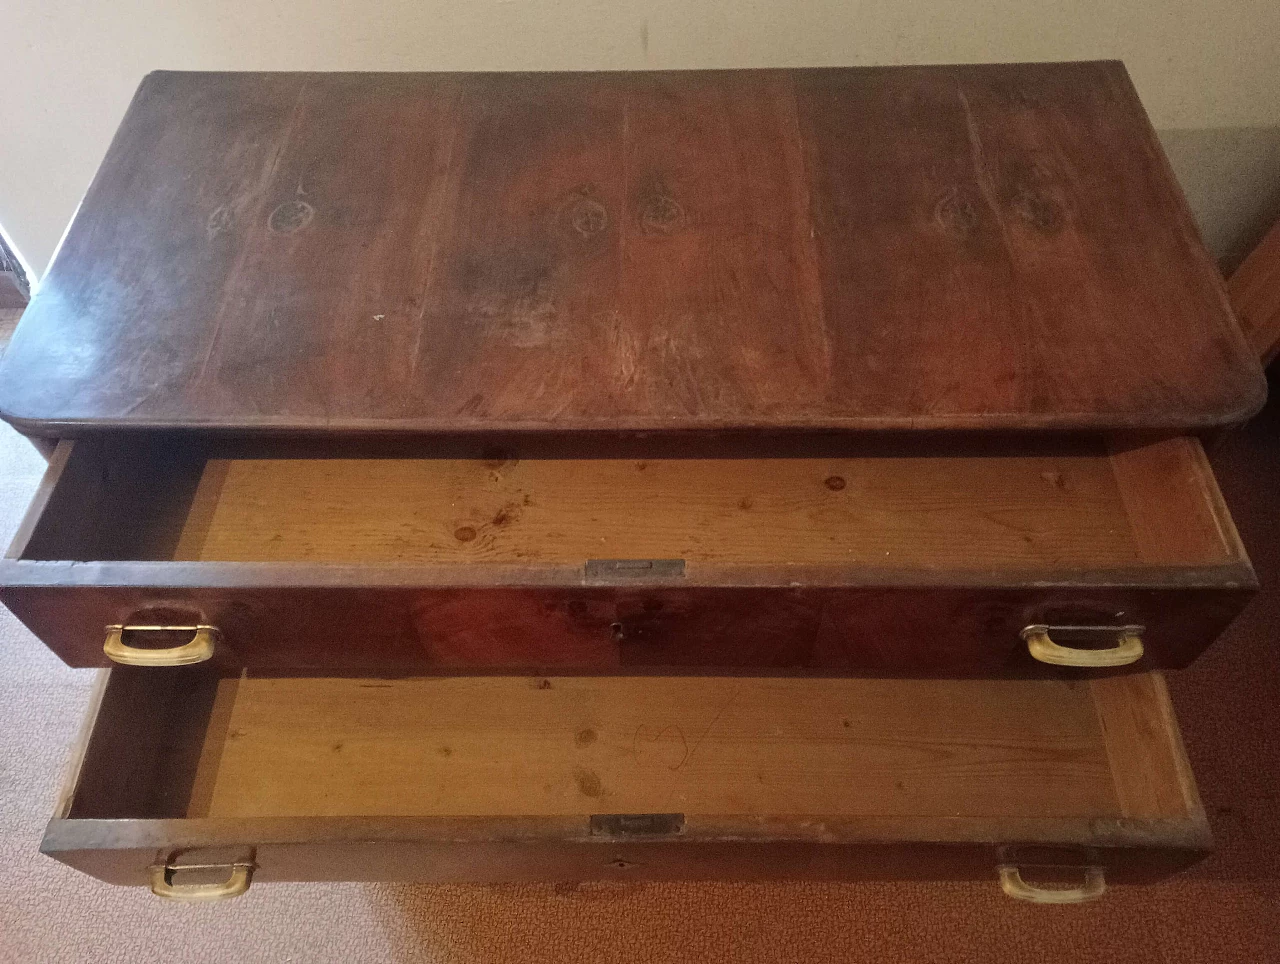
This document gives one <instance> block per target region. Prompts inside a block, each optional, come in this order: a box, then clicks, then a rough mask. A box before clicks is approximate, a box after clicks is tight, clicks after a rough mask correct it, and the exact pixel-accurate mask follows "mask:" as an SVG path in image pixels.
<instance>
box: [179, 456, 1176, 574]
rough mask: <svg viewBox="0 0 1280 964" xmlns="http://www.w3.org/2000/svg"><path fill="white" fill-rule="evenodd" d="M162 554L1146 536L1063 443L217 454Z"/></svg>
mask: <svg viewBox="0 0 1280 964" xmlns="http://www.w3.org/2000/svg"><path fill="white" fill-rule="evenodd" d="M1182 481H1183V480H1181V479H1174V480H1168V484H1178V483H1180V482H1182ZM174 557H175V558H177V559H192V560H243V561H333V562H366V561H370V562H371V561H387V562H418V563H458V562H502V563H519V562H530V563H548V564H550V563H562V564H563V563H567V564H581V563H582V562H583V561H585V560H587V559H593V558H603V559H609V558H678V559H685V560H686V561H689V562H693V563H698V562H707V563H711V562H719V563H793V564H841V563H843V564H869V565H882V566H890V567H892V566H918V565H924V566H933V567H938V568H947V567H950V568H961V569H963V568H986V567H990V566H1003V565H1008V566H1018V565H1027V566H1034V565H1042V566H1058V565H1061V566H1097V567H1101V566H1109V565H1114V566H1123V565H1128V564H1132V563H1135V562H1137V561H1138V560H1139V559H1140V557H1141V553H1140V548H1139V547H1138V546H1137V544H1136V542H1135V538H1134V534H1133V532H1132V529H1131V526H1130V524H1129V521H1128V518H1127V515H1126V508H1125V499H1124V496H1123V494H1122V492H1121V491H1120V488H1119V485H1118V483H1117V479H1116V477H1115V475H1114V473H1113V471H1112V466H1111V463H1110V460H1109V459H1108V458H1107V456H1106V455H1105V454H1098V455H1096V456H1093V455H1081V454H1073V455H1062V456H1026V457H948V458H928V457H887V458H856V459H850V458H845V459H835V458H773V459H653V460H647V461H636V460H625V459H592V460H554V459H543V460H526V461H506V462H500V463H493V462H484V461H478V460H453V459H435V460H433V459H293V460H289V459H229V460H211V461H210V462H208V463H207V465H206V467H205V471H204V474H203V477H202V479H201V482H200V485H199V487H198V490H197V492H196V495H195V498H194V500H193V504H192V506H191V509H190V511H189V512H188V513H187V515H186V517H185V520H184V522H183V528H182V531H181V533H180V536H179V538H178V539H177V548H176V551H175V553H174Z"/></svg>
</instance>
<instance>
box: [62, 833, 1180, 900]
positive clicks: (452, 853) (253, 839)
mask: <svg viewBox="0 0 1280 964" xmlns="http://www.w3.org/2000/svg"><path fill="white" fill-rule="evenodd" d="M113 823H117V824H118V823H119V822H118V821H114V822H113ZM276 824H277V825H276V826H275V827H272V826H270V825H269V822H268V825H262V826H255V825H254V822H252V821H241V822H238V823H235V824H228V823H227V822H225V821H130V826H129V827H128V828H127V829H124V830H123V831H122V829H121V828H120V827H118V826H115V827H113V826H109V825H108V822H107V821H94V820H60V821H55V822H54V824H53V825H51V826H50V828H49V831H48V833H47V834H46V836H45V839H44V843H43V846H42V849H43V851H44V852H45V853H46V854H48V855H49V856H51V857H54V858H55V859H57V860H59V861H61V862H62V863H65V864H67V865H69V866H71V867H74V868H75V869H77V870H79V871H81V872H82V873H85V874H88V875H90V876H92V877H96V878H98V879H99V880H103V881H106V882H108V883H112V884H122V885H126V886H147V885H148V883H149V879H150V870H151V868H152V867H154V866H156V865H157V864H161V865H163V864H166V863H167V864H169V865H170V866H176V867H181V866H183V865H187V866H191V865H199V866H207V867H210V868H211V871H210V872H211V873H212V874H214V875H216V874H218V873H220V871H219V870H218V869H217V868H219V867H221V866H224V865H225V866H230V865H231V864H233V863H237V862H242V861H243V862H246V863H249V864H251V865H252V867H253V882H254V883H255V884H258V883H270V882H273V881H308V882H320V881H398V882H411V883H444V884H448V883H575V882H594V881H615V882H628V881H649V880H726V879H728V880H778V879H800V880H849V881H856V880H989V881H991V882H992V886H993V887H994V886H995V883H996V878H997V870H996V868H997V867H999V866H1001V865H1002V864H1005V863H1010V862H1012V863H1015V864H1018V865H1020V866H1023V867H1026V868H1031V869H1033V870H1039V869H1040V868H1043V872H1044V873H1046V875H1047V874H1049V873H1052V874H1053V875H1054V876H1057V875H1058V874H1059V873H1061V875H1062V876H1063V877H1064V878H1067V879H1071V878H1074V877H1075V876H1077V875H1078V873H1079V871H1078V870H1073V869H1071V868H1083V867H1100V868H1103V869H1104V870H1105V872H1106V879H1107V882H1108V883H1149V882H1153V881H1156V880H1160V879H1161V878H1163V877H1166V876H1168V875H1170V874H1173V873H1177V872H1178V871H1179V870H1182V869H1184V868H1186V867H1187V866H1189V865H1191V864H1193V863H1195V862H1196V861H1198V860H1199V859H1201V858H1203V857H1204V855H1205V852H1206V851H1205V850H1204V849H1203V847H1196V846H1194V845H1188V844H1179V843H1177V842H1175V841H1172V840H1170V841H1166V842H1165V843H1164V844H1163V845H1159V844H1157V845H1148V846H1142V845H1138V844H1135V845H1133V846H1103V847H1100V846H1081V847H1071V846H1065V845H1061V844H1058V845H1051V846H1044V845H1042V844H1039V843H1036V842H1034V838H1033V840H1032V842H1026V843H1021V844H1018V843H1014V844H999V845H996V844H984V843H980V842H973V843H950V844H940V843H930V842H928V841H914V842H898V843H892V842H889V843H861V844H839V843H816V842H810V841H779V840H735V841H727V840H721V841H715V840H705V839H703V840H699V839H693V838H688V839H681V840H666V841H647V842H646V841H626V840H572V839H563V840H524V841H516V840H505V841H466V840H444V839H441V838H443V837H444V836H445V835H446V834H447V832H448V828H446V827H437V828H432V827H430V826H429V825H422V826H418V827H413V826H408V825H402V826H400V827H395V826H394V825H392V824H389V823H388V822H386V821H383V822H379V821H361V822H352V821H340V820H332V821H314V822H313V823H312V824H311V825H310V826H307V825H305V824H303V825H302V826H300V827H295V828H294V829H293V831H292V832H289V831H287V830H285V831H283V832H282V828H281V827H280V826H279V825H278V824H279V822H278V821H277V822H276ZM494 829H495V830H496V829H497V828H494ZM1010 829H1011V828H1007V827H1006V828H1001V830H1000V831H999V832H1001V833H1005V834H1007V833H1009V832H1010ZM291 837H292V838H304V839H288V838H291ZM282 838H283V839H282ZM433 838H434V839H433ZM144 840H145V841H147V842H146V843H143V842H142V841H144Z"/></svg>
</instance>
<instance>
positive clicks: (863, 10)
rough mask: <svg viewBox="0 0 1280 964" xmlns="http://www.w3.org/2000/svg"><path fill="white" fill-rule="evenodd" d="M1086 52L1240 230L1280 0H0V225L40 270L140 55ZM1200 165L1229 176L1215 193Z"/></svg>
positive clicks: (1197, 201)
mask: <svg viewBox="0 0 1280 964" xmlns="http://www.w3.org/2000/svg"><path fill="white" fill-rule="evenodd" d="M1095 58H1119V59H1122V60H1124V61H1125V62H1126V63H1127V64H1128V66H1129V70H1130V72H1131V74H1132V75H1133V78H1134V81H1135V83H1136V84H1137V87H1138V91H1139V93H1140V94H1141V95H1142V98H1143V100H1144V102H1145V103H1146V105H1147V108H1148V110H1149V111H1150V113H1151V116H1152V119H1153V121H1154V122H1155V124H1156V126H1157V127H1158V128H1161V129H1162V136H1164V137H1165V143H1166V145H1167V146H1168V147H1169V149H1170V154H1171V157H1172V158H1173V160H1174V164H1175V167H1177V168H1179V172H1180V176H1182V177H1183V179H1184V182H1186V181H1188V180H1191V181H1194V180H1195V179H1196V178H1197V177H1200V178H1201V180H1202V181H1204V182H1205V183H1204V184H1202V185H1201V186H1200V189H1199V194H1200V195H1202V196H1199V197H1198V198H1197V197H1193V199H1192V200H1193V205H1194V206H1195V207H1197V213H1198V215H1199V216H1200V218H1201V222H1202V226H1203V227H1204V229H1205V232H1206V236H1207V237H1209V238H1210V241H1211V244H1212V245H1214V246H1215V247H1217V248H1218V253H1219V254H1221V255H1224V256H1228V257H1229V256H1230V255H1231V254H1232V252H1231V251H1228V250H1225V249H1226V248H1229V247H1231V246H1232V245H1233V244H1234V245H1237V246H1238V245H1239V244H1242V243H1243V241H1241V240H1240V239H1239V237H1237V236H1242V235H1244V234H1248V233H1249V232H1250V231H1253V230H1254V229H1255V228H1256V225H1255V226H1254V227H1247V226H1246V225H1244V224H1243V222H1244V221H1247V220H1249V219H1251V218H1252V219H1253V220H1254V221H1257V220H1258V219H1259V218H1262V217H1264V216H1265V215H1266V214H1267V212H1266V211H1265V210H1263V209H1265V208H1267V207H1268V205H1271V204H1273V203H1274V204H1276V205H1277V206H1280V0H1074V2H1073V0H1058V2H1050V0H617V2H607V0H585V2H572V0H416V2H415V0H364V2H359V3H342V2H339V0H312V2H307V0H173V2H169V3H165V2H162V0H0V224H3V225H4V226H5V227H6V228H7V229H8V232H9V233H10V235H11V236H12V238H13V240H14V241H15V242H16V243H17V245H18V247H19V248H20V249H21V251H22V252H23V253H24V254H25V255H26V257H27V259H28V260H29V261H30V263H31V264H32V266H33V267H35V268H36V270H37V272H40V271H43V268H44V265H45V264H46V262H47V261H48V259H49V257H50V255H51V253H52V252H53V249H54V246H55V245H56V243H57V240H58V238H59V237H60V235H61V233H62V230H63V228H64V226H65V224H66V222H67V220H68V219H69V218H70V216H71V214H72V213H73V211H74V210H75V206H76V203H77V202H78V200H79V198H80V196H81V194H82V193H83V191H84V189H85V187H86V186H87V185H88V182H89V179H90V177H91V176H92V174H93V172H94V170H95V168H96V167H97V164H98V162H99V160H100V159H101V157H102V154H103V152H104V151H105V150H106V146H107V142H108V140H109V138H110V136H111V133H112V131H113V130H114V129H115V126H116V124H117V123H118V121H119V119H120V116H121V114H122V113H123V111H124V108H125V106H126V105H127V103H128V101H129V97H130V95H131V94H132V93H133V89H134V87H135V86H136V85H137V83H138V81H139V80H140V79H141V77H142V76H143V74H145V73H146V72H147V71H149V70H154V69H157V68H171V69H224V70H225V69H256V70H267V69H270V70H286V69H288V70H446V69H553V68H564V69H572V68H636V69H638V68H656V67H720V66H787V65H826V64H880V63H947V62H965V61H1009V60H1055V59H1062V60H1069V59H1095ZM1181 131H1186V132H1192V133H1191V134H1189V135H1188V136H1180V135H1179V132H1181ZM1218 131H1221V132H1224V135H1225V134H1227V133H1230V132H1234V133H1230V138H1234V140H1230V138H1228V140H1230V143H1233V144H1234V145H1235V147H1234V148H1229V147H1228V146H1227V141H1224V140H1222V139H1221V138H1218V137H1217V136H1216V134H1215V132H1218ZM1242 131H1243V133H1242ZM1206 132H1208V133H1207V134H1206ZM1241 145H1244V146H1243V147H1242V146H1241ZM1224 151H1234V152H1235V153H1234V154H1232V153H1228V154H1226V155H1224V153H1223V152H1224ZM1180 152H1181V154H1182V156H1181V157H1180V156H1179V153H1180ZM1241 152H1243V153H1241ZM1237 158H1238V159H1239V160H1240V161H1241V162H1242V163H1243V164H1244V166H1245V167H1246V168H1247V169H1248V170H1247V171H1246V172H1245V173H1244V174H1242V175H1240V177H1236V176H1235V174H1234V172H1235V171H1236V170H1237V167H1236V159H1237ZM1209 170H1212V171H1214V172H1219V173H1220V172H1223V171H1225V172H1226V175H1227V176H1228V177H1229V178H1231V180H1232V185H1231V186H1230V188H1229V190H1226V193H1225V195H1222V196H1220V194H1221V192H1220V191H1219V190H1218V188H1217V186H1216V184H1217V181H1218V180H1221V178H1220V177H1219V178H1216V179H1206V178H1205V177H1204V176H1203V175H1204V174H1205V172H1206V171H1209ZM1184 171H1185V172H1186V173H1184ZM1241 177H1242V178H1243V181H1242V180H1241V179H1240V178H1241ZM1242 185H1245V186H1244V187H1242ZM1272 187H1274V188H1275V190H1274V191H1271V189H1272ZM1268 191H1271V193H1270V194H1268V195H1267V197H1264V198H1262V199H1260V200H1257V199H1254V198H1253V194H1256V193H1258V192H1261V193H1263V194H1266V193H1267V192H1268ZM1192 193H1193V194H1194V193H1195V192H1192ZM1224 218H1225V219H1226V221H1231V222H1232V223H1225V221H1223V219H1224Z"/></svg>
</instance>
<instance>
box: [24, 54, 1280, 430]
mask: <svg viewBox="0 0 1280 964" xmlns="http://www.w3.org/2000/svg"><path fill="white" fill-rule="evenodd" d="M84 346H93V350H92V352H91V353H86V352H85V349H84ZM0 365H2V367H0V410H2V411H3V413H4V415H5V417H6V418H8V419H9V420H11V421H12V422H14V424H16V425H18V426H19V427H20V428H22V429H23V430H24V431H27V432H29V433H33V434H45V435H63V436H67V435H75V434H82V433H87V432H93V431H100V430H101V431H105V430H114V429H120V428H146V427H151V428H157V427H176V428H187V429H198V430H201V431H206V432H216V431H244V430H278V431H291V432H298V431H305V432H322V433H329V434H333V433H347V434H350V433H442V432H467V431H499V430H516V431H530V430H590V429H597V430H598V429H607V430H641V429H643V430H650V431H661V432H674V431H681V430H684V431H695V432H696V431H707V430H722V429H741V430H760V429H766V428H774V429H796V428H807V429H815V428H828V429H837V430H850V429H887V428H893V429H907V430H919V429H953V428H971V429H978V428H986V429H1037V430H1038V429H1045V428H1061V429H1086V428H1091V429H1117V428H1150V427H1153V426H1162V427H1172V428H1181V429H1185V428H1190V427H1203V426H1208V425H1213V424H1219V423H1223V422H1229V421H1233V420H1239V419H1241V418H1243V417H1245V416H1247V415H1248V414H1250V413H1251V412H1252V411H1254V410H1256V408H1257V407H1259V406H1260V404H1261V402H1262V399H1263V396H1264V383H1263V380H1262V377H1261V372H1260V369H1259V366H1258V363H1257V359H1256V358H1255V357H1254V355H1253V353H1252V351H1251V350H1250V348H1249V346H1248V344H1247V343H1246V341H1245V339H1244V337H1243V336H1242V335H1241V333H1240V331H1239V330H1238V328H1237V327H1236V325H1235V322H1234V321H1233V320H1232V317H1231V315H1230V312H1229V310H1228V308H1227V305H1226V299H1225V293H1224V290H1223V286H1222V283H1221V279H1219V278H1218V277H1217V276H1216V273H1215V269H1214V267H1213V265H1212V262H1211V260H1210V259H1209V257H1208V255H1207V254H1206V253H1205V251H1204V250H1203V247H1202V246H1201V244H1200V241H1199V239H1198V237H1197V235H1196V233H1195V229H1194V227H1193V225H1192V222H1191V219H1190V215H1189V213H1188V211H1187V208H1186V204H1185V201H1184V200H1183V198H1182V196H1181V194H1180V192H1179V190H1178V187H1177V184H1176V181H1175V180H1174V178H1173V176H1172V174H1171V172H1170V170H1169V167H1168V164H1167V162H1166V161H1165V158H1164V156H1163V154H1162V153H1161V152H1160V148H1159V146H1158V144H1157V142H1156V140H1155V137H1154V135H1153V133H1152V131H1151V129H1150V126H1149V124H1148V122H1147V119H1146V117H1145V115H1144V114H1143V111H1142V108H1141V106H1140V104H1139V102H1138V100H1137V97H1136V94H1135V93H1134V91H1133V88H1132V86H1131V85H1130V83H1129V81H1128V78H1127V76H1126V74H1125V72H1124V69H1123V67H1122V66H1121V65H1119V64H1116V63H1084V64H1039V65H1004V66H986V67H978V66H975V67H910V68H868V69H839V70H802V71H723V72H686V73H661V72H657V73H643V74H549V75H528V74H525V75H512V74H503V75H465V74H179V73H157V74H153V75H151V76H149V77H148V78H147V79H146V80H145V81H144V83H143V85H142V87H141V88H140V90H139V92H138V94H137V97H136V98H135V100H134V103H133V105H132V107H131V108H130V111H129V113H128V115H127V116H126V118H125V121H124V123H123V125H122V127H121V129H120V132H119V133H118V135H117V137H116V139H115V141H114V142H113V145H112V148H111V150H110V152H109V154H108V156H107V158H106V160H105V161H104V163H103V165H102V168H101V169H100V171H99V173H98V176H97V178H96V179H95V181H94V183H93V186H92V187H91V189H90V191H89V193H88V195H87V197H86V200H85V203H84V204H83V206H82V207H81V209H80V211H79V213H78V215H77V217H76V220H75V222H74V223H73V224H72V226H71V228H70V230H69V232H68V234H67V237H66V240H65V243H64V244H63V246H62V249H61V251H60V253H59V255H58V257H57V259H56V262H55V263H54V265H53V266H52V268H51V269H50V271H49V273H48V277H47V278H46V279H45V282H44V284H43V285H42V286H41V290H40V292H39V293H38V294H37V296H36V298H35V299H34V300H33V302H32V304H31V306H30V308H29V309H28V311H27V313H26V315H25V317H24V319H23V321H22V323H21V324H20V325H19V327H18V330H17V332H16V334H15V336H14V339H13V343H12V345H11V347H10V349H9V350H8V352H7V353H6V356H5V359H4V360H3V363H0Z"/></svg>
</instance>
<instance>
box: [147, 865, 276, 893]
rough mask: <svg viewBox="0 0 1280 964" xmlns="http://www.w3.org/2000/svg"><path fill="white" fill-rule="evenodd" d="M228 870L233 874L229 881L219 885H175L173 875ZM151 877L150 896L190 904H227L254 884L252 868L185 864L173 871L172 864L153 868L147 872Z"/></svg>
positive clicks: (247, 866)
mask: <svg viewBox="0 0 1280 964" xmlns="http://www.w3.org/2000/svg"><path fill="white" fill-rule="evenodd" d="M219 868H226V869H228V870H230V871H231V873H230V875H229V876H228V877H227V879H226V880H224V881H221V882H220V883H216V884H175V883H174V882H173V875H174V873H175V872H177V871H179V870H217V869H219ZM148 871H149V872H150V874H151V893H153V894H155V895H156V896H157V897H163V898H164V899H165V900H181V901H186V902H188V903H192V902H197V901H206V900H228V899H229V898H232V897H239V896H240V895H241V894H243V893H244V892H245V891H246V890H248V889H249V884H250V882H251V881H252V880H253V864H248V863H234V864H182V865H180V866H177V867H174V866H172V865H171V864H152V865H151V867H149V868H148Z"/></svg>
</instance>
